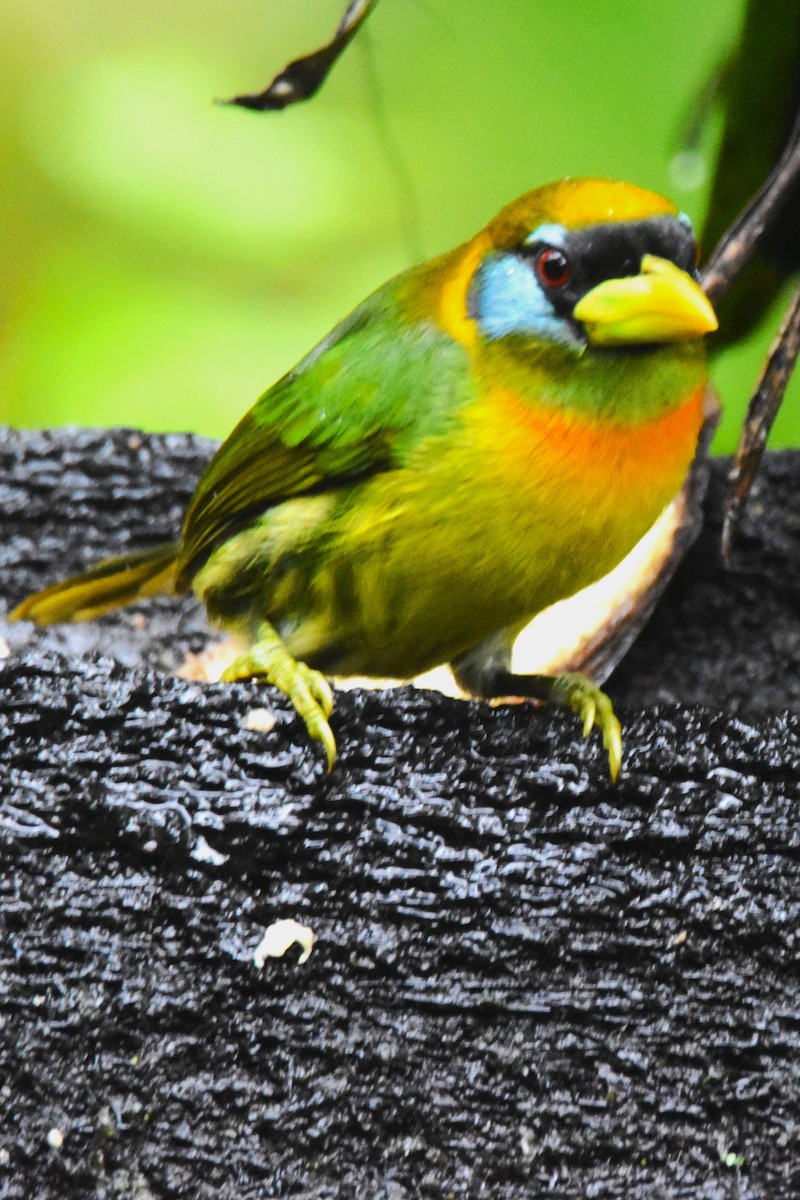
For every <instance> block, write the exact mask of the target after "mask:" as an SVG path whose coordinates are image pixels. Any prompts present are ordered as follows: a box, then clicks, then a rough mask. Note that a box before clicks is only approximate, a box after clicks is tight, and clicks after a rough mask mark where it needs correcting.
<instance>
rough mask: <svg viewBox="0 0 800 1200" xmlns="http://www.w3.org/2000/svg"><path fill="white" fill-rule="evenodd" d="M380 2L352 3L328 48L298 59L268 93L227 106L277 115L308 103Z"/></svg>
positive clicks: (236, 98) (357, 0) (360, 0)
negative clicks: (285, 109)
mask: <svg viewBox="0 0 800 1200" xmlns="http://www.w3.org/2000/svg"><path fill="white" fill-rule="evenodd" d="M378 3H379V0H351V2H350V4H348V6H347V9H346V11H345V13H344V16H343V17H342V19H341V21H340V22H339V25H338V27H337V29H336V32H335V34H334V35H333V37H332V38H331V40H330V41H329V42H327V43H326V45H324V46H320V48H319V49H318V50H313V51H312V52H311V53H310V54H304V55H303V56H302V58H296V59H294V60H293V61H292V62H290V63H289V65H288V66H286V67H284V69H283V70H282V71H281V72H280V73H279V74H278V75H276V76H275V78H274V79H273V80H272V82H271V83H270V84H269V85H268V86H267V87H266V88H265V89H264V91H263V92H258V93H255V94H252V95H244V96H234V97H233V98H232V99H230V100H225V101H223V102H222V103H224V104H238V105H239V106H240V107H241V108H251V109H254V110H255V111H257V112H264V111H274V110H276V109H281V108H286V107H287V106H288V105H290V104H297V103H298V101H300V100H308V99H309V98H310V97H311V96H313V95H314V93H315V92H317V91H319V89H320V88H321V87H322V84H323V83H324V82H325V80H326V79H327V77H328V75H329V73H330V71H331V69H332V67H333V66H334V64H335V63H336V62H337V61H338V59H339V57H340V56H341V55H342V53H343V52H344V51H345V50H346V49H347V47H348V46H349V44H350V42H351V41H352V40H353V38H354V37H355V35H356V34H357V33H358V31H359V29H360V28H361V26H362V25H363V24H364V22H365V21H366V19H367V17H368V16H369V14H370V13H371V12H372V11H373V9H374V8H376V7H377V5H378Z"/></svg>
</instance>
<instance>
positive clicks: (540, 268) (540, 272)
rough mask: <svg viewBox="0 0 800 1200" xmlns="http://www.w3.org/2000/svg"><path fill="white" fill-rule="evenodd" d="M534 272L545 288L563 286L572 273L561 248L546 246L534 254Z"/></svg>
mask: <svg viewBox="0 0 800 1200" xmlns="http://www.w3.org/2000/svg"><path fill="white" fill-rule="evenodd" d="M536 274H537V276H538V279H539V282H540V283H541V284H543V285H544V287H547V288H563V287H566V285H567V284H568V283H569V281H570V276H571V274H572V272H571V270H570V266H569V262H568V261H567V256H566V255H565V254H564V253H562V251H561V250H555V249H554V248H553V247H552V246H547V247H546V248H545V249H544V250H540V251H539V253H538V254H537V256H536Z"/></svg>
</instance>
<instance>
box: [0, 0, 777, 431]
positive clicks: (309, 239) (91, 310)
mask: <svg viewBox="0 0 800 1200" xmlns="http://www.w3.org/2000/svg"><path fill="white" fill-rule="evenodd" d="M343 8H344V0H225V2H224V3H223V2H221V0H214V2H213V3H212V2H211V0H192V3H189V2H188V0H137V2H136V3H135V4H125V5H122V4H109V3H108V0H70V2H69V4H64V3H63V2H62V3H57V2H56V0H24V2H23V0H17V2H13V0H0V60H1V61H2V68H3V72H4V77H5V78H6V81H7V82H6V88H5V97H4V105H3V109H2V112H1V113H0V123H2V133H1V134H0V164H1V165H2V178H3V216H4V221H3V225H2V229H1V230H0V305H1V306H2V328H1V330H0V418H2V419H3V420H4V421H6V422H8V423H10V424H13V425H19V426H44V425H62V424H68V423H76V424H82V425H131V426H136V427H141V428H144V429H150V430H167V429H170V430H171V429H180V430H184V429H191V430H196V431H198V432H202V433H204V434H208V435H214V436H222V435H224V434H225V433H226V432H227V431H228V430H229V429H230V428H231V427H232V425H233V424H234V422H235V421H236V420H237V419H238V417H239V416H240V415H241V414H242V413H243V412H244V411H245V410H246V409H247V408H248V407H249V406H250V404H251V403H252V401H253V400H254V399H255V398H256V396H257V395H258V394H259V393H260V392H261V391H263V390H264V389H265V388H266V387H267V386H268V385H269V384H270V383H271V382H272V381H273V380H274V379H275V378H277V377H278V376H279V375H280V374H281V373H282V372H283V371H285V370H286V369H288V368H289V367H290V366H292V365H293V363H294V362H295V361H296V360H297V359H298V358H299V357H300V356H301V355H302V354H303V353H304V352H305V351H306V350H307V349H308V348H309V347H310V346H311V345H312V344H313V343H314V342H315V341H316V340H318V339H319V338H320V337H321V336H322V335H323V334H325V333H326V332H327V330H328V329H329V328H330V326H331V325H333V324H334V323H335V322H336V321H337V320H338V319H339V318H340V317H342V316H343V315H344V314H345V313H347V312H348V311H349V310H350V309H351V308H352V307H353V306H354V305H355V304H356V303H357V302H358V301H359V300H360V299H361V298H362V297H363V296H364V295H365V294H366V293H367V292H368V291H370V290H371V289H372V288H373V287H375V286H377V285H378V284H379V283H381V282H382V281H383V280H384V279H386V278H388V277H389V276H390V275H392V274H394V273H395V272H397V271H399V270H402V269H403V268H405V267H406V266H408V265H409V264H410V263H411V262H412V261H414V260H415V259H417V258H420V257H424V256H427V255H431V254H434V253H437V252H439V251H440V250H443V249H445V248H448V247H450V246H452V245H455V244H456V243H457V242H459V241H461V240H463V239H464V238H466V237H468V236H470V235H471V234H472V233H474V232H475V231H476V230H477V229H478V228H479V227H480V226H482V225H483V224H484V223H485V221H486V220H487V219H488V218H489V217H490V216H491V215H492V214H493V212H494V211H495V210H496V209H497V208H498V207H500V206H501V205H502V204H504V203H506V202H507V201H508V200H510V199H512V198H513V197H514V196H516V195H518V194H519V193H521V192H523V191H526V190H528V189H529V188H531V187H534V186H536V185H538V184H540V183H543V182H546V181H548V180H551V179H555V178H560V177H561V176H564V175H567V174H573V175H575V174H601V175H607V176H613V177H617V178H623V179H630V180H632V181H634V182H637V183H639V184H642V185H644V186H647V187H651V188H654V189H655V190H657V191H663V192H666V193H667V194H669V195H671V196H672V197H673V198H674V199H675V200H676V201H677V202H678V203H679V204H680V205H681V207H682V208H683V209H684V210H685V211H686V212H688V213H689V215H690V216H691V217H692V219H693V220H694V221H695V223H696V225H697V226H699V225H700V224H701V222H702V218H703V216H704V211H705V205H706V202H707V191H708V182H709V180H708V174H709V171H710V169H711V166H712V164H713V157H714V152H715V147H716V143H717V140H718V138H719V130H720V120H719V118H718V117H717V118H716V119H712V120H710V121H709V122H707V124H706V129H705V132H704V135H703V140H702V142H701V145H700V147H699V151H700V152H699V155H697V156H695V157H694V158H693V159H692V160H691V161H689V162H687V161H686V159H685V158H681V157H680V156H679V154H678V152H679V150H680V147H681V137H682V134H683V131H684V129H685V126H686V122H687V119H688V117H689V114H690V112H691V110H692V107H693V104H694V101H695V99H696V96H697V95H698V93H699V92H700V90H701V89H702V88H703V86H704V85H705V84H706V83H707V82H708V79H709V78H710V76H711V75H712V74H713V73H714V71H715V69H716V68H717V67H718V66H719V64H720V62H721V61H722V60H723V59H724V57H725V55H726V54H727V53H728V52H729V50H730V48H731V47H732V46H733V45H734V44H735V41H736V37H737V34H738V31H739V28H740V23H741V20H742V11H743V0H703V3H702V5H698V3H697V0H670V2H669V3H665V2H664V0H628V2H627V3H617V4H609V3H608V0H573V2H572V3H570V4H566V3H562V2H560V0H502V2H501V3H490V2H488V0H383V2H382V3H381V5H380V6H379V7H378V9H377V10H376V12H375V13H374V15H373V16H372V17H371V18H370V19H369V21H368V22H367V24H366V26H365V29H364V31H363V32H362V34H361V35H359V37H358V38H357V39H356V42H355V43H354V44H353V46H351V48H350V49H349V50H348V51H347V53H346V54H345V56H344V58H343V59H342V60H341V61H340V63H339V64H338V65H337V66H336V67H335V68H334V71H333V74H332V76H331V77H330V79H329V81H328V83H327V84H326V86H325V87H324V89H323V90H322V91H321V92H320V93H319V94H318V96H317V97H316V98H315V99H314V100H312V101H311V102H310V103H308V104H305V105H300V106H297V107H295V108H292V109H288V110H286V111H285V112H283V113H276V114H261V115H259V114H254V113H250V112H246V111H244V110H240V109H236V108H225V107H221V106H216V105H214V104H213V102H212V101H213V98H214V97H215V96H230V95H233V94H235V93H237V92H242V91H256V90H259V89H260V88H262V87H264V86H265V85H266V83H267V82H268V81H269V79H270V78H271V77H272V75H274V74H275V73H276V72H277V71H278V70H279V69H280V68H281V67H282V66H284V65H285V63H286V62H287V61H288V60H289V59H290V58H292V57H295V56H296V55H298V54H300V53H304V52H307V51H309V50H311V49H312V48H314V47H316V46H317V45H319V44H320V43H321V42H323V41H325V40H326V39H327V37H328V36H329V35H330V34H331V32H332V31H333V28H334V27H335V25H336V23H337V21H338V19H339V17H340V15H341V12H342V10H343ZM398 158H399V162H400V165H399V167H398V165H397V162H398ZM774 326H775V318H774V319H772V320H771V321H770V322H768V323H767V324H766V326H765V328H763V329H762V330H761V331H760V332H759V334H758V335H757V336H755V337H753V338H751V339H749V341H748V342H747V343H746V344H745V345H742V346H737V347H736V348H735V350H732V351H728V352H726V353H725V355H724V356H722V357H721V358H720V359H719V360H718V361H717V362H716V364H715V372H714V373H715V379H716V381H717V384H718V387H719V388H720V391H721V393H722V396H723V400H724V404H725V419H724V422H723V427H722V430H721V433H720V434H719V435H718V438H717V443H716V448H717V449H720V450H724V449H729V448H730V447H731V446H732V444H733V442H734V441H735V437H736V432H737V428H738V425H739V423H740V421H741V417H742V412H743V407H744V405H745V404H746V402H747V399H748V396H749V393H750V390H751V389H752V386H753V382H754V379H755V376H756V374H757V371H758V365H759V360H760V358H761V356H762V355H763V353H764V351H765V348H766V346H767V345H768V343H769V341H770V340H771V335H772V333H773V332H774ZM792 409H795V410H798V404H797V403H792V402H791V400H790V402H789V403H788V404H787V405H786V406H785V409H784V411H783V412H782V414H781V416H780V418H779V421H778V424H777V426H776V430H775V434H774V436H773V438H772V444H773V445H780V444H783V445H786V444H796V443H798V442H800V410H799V411H798V412H797V414H796V415H795V416H794V418H793V416H792Z"/></svg>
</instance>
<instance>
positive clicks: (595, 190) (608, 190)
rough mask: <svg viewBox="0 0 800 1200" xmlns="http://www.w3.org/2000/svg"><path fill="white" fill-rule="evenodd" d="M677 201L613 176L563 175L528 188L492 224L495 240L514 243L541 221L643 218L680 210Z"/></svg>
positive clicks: (575, 225) (576, 223) (570, 223)
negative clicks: (559, 178) (530, 190)
mask: <svg viewBox="0 0 800 1200" xmlns="http://www.w3.org/2000/svg"><path fill="white" fill-rule="evenodd" d="M677 211H678V210H677V209H676V207H675V205H674V204H673V203H672V202H671V201H670V200H666V199H665V198H664V197H663V196H659V195H657V194H656V193H655V192H649V191H647V190H646V189H645V188H640V187H636V186H635V184H632V183H617V182H615V181H614V180H610V179H562V180H561V181H560V182H559V183H549V184H546V185H545V186H544V187H540V188H537V189H536V190H535V191H533V192H526V193H525V195H524V196H520V197H519V199H518V200H512V202H511V203H510V204H507V205H506V207H505V208H503V209H501V210H500V212H499V213H498V214H497V216H496V217H494V218H493V220H491V221H490V222H489V224H488V226H487V228H486V233H487V234H488V235H489V238H490V239H491V242H492V244H493V245H495V246H497V247H506V246H514V245H517V244H519V243H520V242H521V241H524V239H525V238H526V237H527V235H528V234H529V233H530V232H531V230H532V229H535V228H536V226H537V225H542V224H545V223H550V222H553V223H557V224H559V225H565V226H566V227H567V228H568V229H580V228H581V226H584V225H598V224H602V223H603V222H605V221H640V220H643V219H645V218H647V217H657V216H664V215H674V214H675V213H676V212H677Z"/></svg>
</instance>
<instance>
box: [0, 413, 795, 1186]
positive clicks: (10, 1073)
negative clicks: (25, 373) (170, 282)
mask: <svg viewBox="0 0 800 1200" xmlns="http://www.w3.org/2000/svg"><path fill="white" fill-rule="evenodd" d="M211 449H212V447H211V445H210V444H209V443H204V442H201V441H199V440H197V439H192V438H189V437H163V438H162V437H148V436H145V435H140V434H133V433H130V432H124V431H116V432H112V433H92V432H88V433H87V432H75V431H72V432H62V433H47V434H32V433H28V434H25V433H11V432H5V433H2V434H0V582H1V583H2V586H0V595H1V596H2V601H8V602H9V603H13V602H15V601H17V600H18V599H20V598H22V596H23V595H24V594H26V593H27V592H28V591H29V590H31V589H32V588H34V587H37V586H41V585H43V584H44V583H45V582H49V581H51V580H52V579H53V578H55V577H57V576H59V575H62V574H64V573H66V572H68V571H70V570H73V569H77V568H79V567H80V566H82V565H85V564H86V563H88V562H89V561H91V560H92V559H94V558H96V557H98V556H100V555H102V554H108V553H114V552H116V551H120V550H122V549H124V548H126V547H128V546H133V545H143V544H147V543H148V542H152V541H160V540H164V539H166V538H170V537H172V536H174V533H175V531H176V528H177V527H178V525H179V522H180V515H181V512H182V508H183V506H184V504H185V502H186V499H187V498H188V495H189V493H190V492H191V489H192V485H193V482H194V480H195V479H196V477H197V476H198V474H199V472H200V470H201V469H202V466H203V464H204V462H205V461H206V460H207V458H208V456H209V454H210V452H211ZM723 475H724V470H723V467H722V465H721V464H718V463H717V464H715V465H714V471H713V478H712V487H711V490H710V494H709V499H708V504H707V508H708V516H707V521H706V527H705V531H704V533H703V534H702V535H701V537H700V540H699V541H698V543H697V544H696V545H695V547H694V548H693V549H692V550H691V551H690V553H689V556H688V558H687V560H686V561H685V563H684V564H683V566H682V567H681V568H680V569H679V571H678V572H677V574H676V576H675V578H674V580H673V581H672V583H671V585H670V587H669V589H668V591H667V593H666V594H665V596H664V598H663V600H662V602H661V604H660V606H659V608H658V610H657V612H656V614H655V616H654V618H653V620H652V621H651V622H650V625H649V626H648V628H647V629H646V630H645V632H644V634H643V635H642V637H641V638H640V639H639V641H638V642H637V644H636V645H635V646H634V648H633V650H632V651H631V653H630V655H629V656H628V658H627V659H626V660H625V662H624V664H623V666H622V667H621V668H620V669H619V670H618V671H617V673H616V675H615V676H614V677H613V678H612V681H611V684H610V686H609V690H610V691H611V693H612V695H613V696H614V698H615V701H616V702H617V704H618V709H619V712H620V715H621V718H622V720H623V726H624V731H625V746H626V760H625V766H624V769H623V775H622V778H621V780H620V783H619V785H618V786H617V787H616V788H612V787H611V786H610V785H609V784H608V782H607V778H606V764H605V761H604V757H603V753H602V750H601V748H600V747H599V746H598V745H595V744H594V742H592V741H590V742H589V743H584V742H583V740H582V738H581V736H580V731H579V730H578V728H577V726H576V723H575V721H574V719H571V718H570V717H569V716H565V715H561V714H558V713H552V712H545V711H540V710H536V709H533V708H531V707H529V706H527V705H515V706H507V707H503V708H490V707H488V706H486V705H482V704H472V703H462V702H459V701H454V700H449V699H446V698H444V697H442V696H439V695H435V694H431V693H421V692H415V691H412V690H411V689H402V690H399V691H395V692H390V693H379V692H355V693H344V694H342V695H340V696H338V697H337V707H336V714H335V718H334V729H335V733H336V736H337V740H338V743H339V747H340V755H341V757H340V761H339V763H338V764H337V768H336V771H335V772H334V773H333V774H332V775H330V776H329V775H327V773H326V772H325V770H324V766H323V763H322V760H321V755H320V754H319V752H318V750H315V749H314V748H312V747H310V746H309V745H308V743H307V740H306V738H305V736H304V734H303V731H302V728H301V727H300V725H299V723H298V721H297V720H296V719H295V717H294V716H293V714H292V713H291V711H290V710H289V708H288V706H287V704H286V703H285V702H284V701H283V700H282V699H281V698H280V697H278V696H277V695H275V694H274V693H272V692H270V691H268V690H266V689H264V688H262V687H260V686H257V685H255V684H252V683H250V684H241V685H236V686H231V685H206V684H199V683H187V682H183V681H181V680H177V679H175V678H174V677H172V675H171V674H170V673H169V672H170V670H171V669H173V668H174V666H175V664H176V662H177V661H179V660H180V658H182V656H183V654H184V652H185V650H186V649H187V648H194V649H199V648H201V646H202V645H203V644H204V642H205V639H206V632H205V628H204V623H203V620H202V618H201V615H200V614H199V612H198V611H197V609H196V608H195V607H194V606H193V604H192V602H191V601H189V600H183V601H166V600H165V601H158V602H154V603H152V604H151V605H149V606H148V607H147V608H145V607H142V608H141V609H140V610H138V611H135V612H132V613H131V612H127V613H123V614H118V615H115V616H113V617H108V618H105V619H104V620H103V621H101V622H97V623H95V624H93V625H90V626H76V627H74V628H66V629H56V630H49V631H42V632H34V631H32V630H31V629H30V628H29V627H21V626H9V627H5V626H3V625H0V633H2V634H3V635H4V636H5V638H6V639H7V641H8V643H9V653H8V656H7V657H6V658H5V660H4V662H3V663H2V664H0V666H1V667H2V669H1V670H0V762H1V763H2V776H1V777H0V861H1V862H2V871H1V872H0V920H1V921H2V939H1V940H0V957H1V958H2V971H1V972H0V1073H1V1074H2V1079H0V1095H1V1096H2V1104H1V1105H0V1113H2V1124H0V1196H3V1197H9V1198H14V1200H16V1198H17V1197H19V1198H20V1200H21V1198H22V1197H25V1198H26V1200H27V1198H28V1197H48V1198H49V1197H53V1198H55V1197H58V1198H59V1200H69V1198H70V1197H81V1198H85V1197H106V1196H109V1197H110V1196H112V1195H113V1196H118V1195H124V1196H132V1197H133V1196H135V1197H139V1198H140V1200H142V1198H146V1197H150V1196H153V1197H159V1198H160V1197H193V1198H194V1197H198V1198H203V1200H204V1198H206V1197H208V1198H209V1200H210V1198H211V1197H213V1198H214V1200H219V1198H228V1197H230V1198H233V1197H236V1198H237V1200H240V1198H247V1200H250V1198H253V1200H255V1197H266V1196H293V1197H299V1196H307V1197H309V1198H311V1197H314V1198H315V1200H319V1198H325V1197H337V1198H338V1197H342V1198H344V1197H370V1198H373V1197H374V1198H376V1200H377V1198H386V1200H412V1198H413V1200H417V1198H419V1197H425V1196H431V1197H443V1196H454V1197H487V1198H489V1197H491V1198H492V1200H506V1198H509V1200H510V1198H512V1197H513V1198H517V1197H519V1198H522V1197H526V1198H529V1197H538V1196H542V1197H544V1196H558V1197H585V1196H596V1197H620V1198H622V1197H625V1198H626V1200H628V1198H631V1197H647V1198H648V1200H650V1198H652V1197H676V1198H677V1197H688V1196H691V1197H695V1196H702V1197H703V1198H704V1200H706V1198H708V1200H713V1198H716V1197H725V1198H728V1197H731V1198H733V1197H745V1196H747V1197H770V1198H772V1197H787V1200H788V1198H789V1197H795V1196H796V1195H797V1194H798V1193H799V1192H800V1146H798V1140H800V1121H799V1119H798V1111H800V1108H799V1107H798V1105H799V1104H800V1003H799V1002H798V994H799V993H800V957H799V956H798V930H799V929H800V922H799V918H800V903H799V900H800V866H799V865H798V864H799V862H800V833H798V820H797V798H798V791H799V790H800V785H799V784H798V780H799V779H800V724H799V723H798V719H797V717H796V716H795V715H789V714H788V713H787V712H786V710H787V709H795V708H796V705H797V702H798V699H800V695H799V693H800V678H799V677H800V672H798V670H797V664H798V660H800V617H798V614H800V553H798V551H799V550H800V546H799V545H798V543H799V542H800V456H798V455H795V454H781V455H772V456H768V458H767V466H766V472H765V474H764V476H763V477H762V480H761V482H760V483H759V485H758V494H757V496H756V497H755V501H754V504H753V506H752V509H751V512H750V514H749V515H748V518H747V520H746V521H745V524H744V527H743V531H742V535H741V538H740V542H739V545H738V549H737V552H736V555H735V558H734V563H733V566H732V569H731V570H729V571H726V570H725V569H724V568H723V566H722V564H721V561H720V556H719V551H718V545H719V525H720V517H719V512H720V502H721V496H722V494H723V490H724V487H723V484H724V479H723ZM2 601H0V604H2ZM265 703H266V704H268V705H269V707H270V708H271V709H272V710H273V711H274V714H275V720H276V724H275V728H274V729H273V730H272V731H271V732H269V733H264V732H258V731H256V730H251V729H249V728H247V726H246V721H245V718H246V714H247V713H248V711H250V710H251V709H253V708H254V707H263V706H264V705H265ZM290 916H291V917H296V918H297V919H298V920H300V921H302V922H304V923H305V924H307V925H310V926H311V927H312V929H313V930H314V934H315V938H316V942H315V947H314V951H313V953H312V955H311V957H310V959H309V960H308V961H307V962H306V963H304V964H302V965H298V963H297V952H296V951H295V950H290V951H289V952H288V953H287V955H286V956H285V957H284V958H282V959H274V960H269V961H268V962H267V964H266V965H265V966H264V968H263V969H262V970H261V971H259V970H257V969H256V967H255V966H254V964H253V961H252V957H253V951H254V950H255V947H256V945H257V944H258V942H259V940H260V937H261V934H262V932H263V930H264V928H265V927H266V926H267V925H269V924H270V923H271V922H272V921H273V920H275V919H278V918H282V917H290ZM56 1131H57V1132H56ZM48 1135H50V1136H49V1140H48ZM59 1135H60V1136H59ZM62 1138H63V1141H61V1144H59V1143H60V1139H62Z"/></svg>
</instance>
